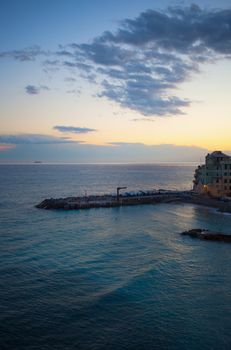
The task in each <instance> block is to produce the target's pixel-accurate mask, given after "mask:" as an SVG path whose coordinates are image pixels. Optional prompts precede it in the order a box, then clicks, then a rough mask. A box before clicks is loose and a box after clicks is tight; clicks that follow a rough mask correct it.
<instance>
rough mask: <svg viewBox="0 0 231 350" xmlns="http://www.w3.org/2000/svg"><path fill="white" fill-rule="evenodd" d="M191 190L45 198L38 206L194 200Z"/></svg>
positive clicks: (80, 206)
mask: <svg viewBox="0 0 231 350" xmlns="http://www.w3.org/2000/svg"><path fill="white" fill-rule="evenodd" d="M192 197H193V195H192V192H191V191H147V192H143V191H140V192H138V193H136V194H130V193H127V194H123V195H119V196H118V195H109V194H106V195H101V196H83V197H66V198H49V199H44V200H43V201H42V202H41V203H39V204H37V205H36V207H37V208H40V209H64V210H74V209H90V208H111V207H119V206H125V205H141V204H157V203H170V202H179V201H182V202H183V201H185V202H186V201H190V200H192Z"/></svg>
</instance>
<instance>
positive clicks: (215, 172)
mask: <svg viewBox="0 0 231 350" xmlns="http://www.w3.org/2000/svg"><path fill="white" fill-rule="evenodd" d="M193 183H194V185H193V190H194V192H196V193H200V194H208V195H210V196H212V197H231V157H230V156H229V155H227V154H224V153H223V152H221V151H215V152H212V153H208V154H207V156H206V157H205V164H203V165H199V166H198V167H197V169H196V170H195V175H194V181H193Z"/></svg>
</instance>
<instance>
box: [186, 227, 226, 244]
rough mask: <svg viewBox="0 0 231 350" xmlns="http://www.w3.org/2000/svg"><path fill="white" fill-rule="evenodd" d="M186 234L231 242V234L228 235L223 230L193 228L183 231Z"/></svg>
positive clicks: (208, 239)
mask: <svg viewBox="0 0 231 350" xmlns="http://www.w3.org/2000/svg"><path fill="white" fill-rule="evenodd" d="M181 234H182V235H184V236H190V237H193V238H199V239H204V240H207V241H217V242H226V243H231V235H227V234H224V233H221V232H213V231H208V230H205V229H200V228H199V229H192V230H189V231H184V232H182V233H181Z"/></svg>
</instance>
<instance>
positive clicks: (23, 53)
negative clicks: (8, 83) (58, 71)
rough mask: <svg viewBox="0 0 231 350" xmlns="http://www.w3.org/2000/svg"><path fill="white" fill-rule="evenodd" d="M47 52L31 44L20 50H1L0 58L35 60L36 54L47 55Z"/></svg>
mask: <svg viewBox="0 0 231 350" xmlns="http://www.w3.org/2000/svg"><path fill="white" fill-rule="evenodd" d="M47 55H49V53H48V52H47V51H44V50H42V49H41V48H40V47H39V46H32V47H28V48H25V49H22V50H12V51H2V52H0V58H11V59H15V60H17V61H21V62H24V61H35V59H36V58H37V57H38V56H47Z"/></svg>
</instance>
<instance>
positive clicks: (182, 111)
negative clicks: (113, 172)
mask: <svg viewBox="0 0 231 350" xmlns="http://www.w3.org/2000/svg"><path fill="white" fill-rule="evenodd" d="M0 77H1V79H0V96H1V97H0V101H1V108H0V163H12V162H13V163H15V162H17V163H24V162H26V163H27V162H29V163H30V162H33V161H36V160H40V161H42V162H55V163H56V162H71V163H114V162H117V163H123V162H201V159H203V157H204V156H205V155H206V154H207V153H208V152H210V151H213V150H222V151H224V152H228V153H231V137H230V132H231V101H230V91H231V3H230V0H213V1H211V0H200V1H194V2H192V1H186V0H185V1H175V0H174V1H171V0H161V1H160V0H117V1H114V0H97V1H95V0H84V1H82V0H65V1H64V0H20V1H18V0H0Z"/></svg>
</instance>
